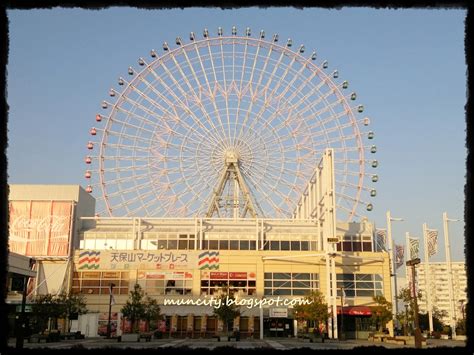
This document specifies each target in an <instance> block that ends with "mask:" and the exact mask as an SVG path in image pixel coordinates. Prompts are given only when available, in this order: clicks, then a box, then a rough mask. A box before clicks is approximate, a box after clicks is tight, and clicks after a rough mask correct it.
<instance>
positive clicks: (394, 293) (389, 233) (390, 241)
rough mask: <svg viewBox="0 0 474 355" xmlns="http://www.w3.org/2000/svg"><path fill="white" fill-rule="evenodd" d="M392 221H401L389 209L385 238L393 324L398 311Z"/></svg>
mask: <svg viewBox="0 0 474 355" xmlns="http://www.w3.org/2000/svg"><path fill="white" fill-rule="evenodd" d="M392 221H403V219H401V218H393V217H392V216H391V215H390V211H387V239H388V247H389V249H390V258H391V259H392V260H391V266H392V274H391V275H390V276H391V277H393V282H392V305H393V310H394V312H393V324H394V326H395V324H396V323H395V322H396V315H397V313H398V302H397V292H398V288H397V267H396V265H395V253H394V243H393V239H392Z"/></svg>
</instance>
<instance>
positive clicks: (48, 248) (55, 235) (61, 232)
mask: <svg viewBox="0 0 474 355" xmlns="http://www.w3.org/2000/svg"><path fill="white" fill-rule="evenodd" d="M72 204H73V202H72V201H10V206H9V207H10V223H9V246H10V250H11V251H12V252H15V253H18V254H22V255H27V256H67V255H68V252H69V240H70V237H71V236H70V230H71V212H72Z"/></svg>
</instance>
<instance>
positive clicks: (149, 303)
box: [143, 296, 161, 328]
mask: <svg viewBox="0 0 474 355" xmlns="http://www.w3.org/2000/svg"><path fill="white" fill-rule="evenodd" d="M160 311H161V309H160V306H159V305H158V302H157V301H156V300H155V299H153V298H151V297H149V296H146V299H145V303H144V310H143V319H144V320H145V321H146V325H147V328H149V327H150V323H151V321H152V320H155V321H156V319H157V318H158V317H159V316H160Z"/></svg>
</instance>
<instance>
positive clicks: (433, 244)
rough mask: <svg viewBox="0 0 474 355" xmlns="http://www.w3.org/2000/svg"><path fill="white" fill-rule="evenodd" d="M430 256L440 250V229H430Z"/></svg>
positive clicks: (428, 233)
mask: <svg viewBox="0 0 474 355" xmlns="http://www.w3.org/2000/svg"><path fill="white" fill-rule="evenodd" d="M426 234H427V235H428V257H430V256H433V255H435V254H436V253H437V252H438V231H437V230H435V229H428V230H427V231H426Z"/></svg>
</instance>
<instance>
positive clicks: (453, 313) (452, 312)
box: [443, 212, 459, 339]
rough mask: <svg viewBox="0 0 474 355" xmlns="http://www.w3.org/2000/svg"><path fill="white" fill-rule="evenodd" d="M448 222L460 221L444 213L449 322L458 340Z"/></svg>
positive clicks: (454, 336) (454, 337)
mask: <svg viewBox="0 0 474 355" xmlns="http://www.w3.org/2000/svg"><path fill="white" fill-rule="evenodd" d="M448 221H453V222H454V221H459V220H458V219H449V218H448V214H447V213H446V212H443V229H444V246H445V251H446V266H447V269H448V289H449V316H450V317H449V321H450V324H451V330H452V334H453V335H452V337H453V339H456V309H455V305H454V284H453V270H452V265H451V246H450V244H449V231H448Z"/></svg>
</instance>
